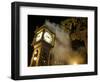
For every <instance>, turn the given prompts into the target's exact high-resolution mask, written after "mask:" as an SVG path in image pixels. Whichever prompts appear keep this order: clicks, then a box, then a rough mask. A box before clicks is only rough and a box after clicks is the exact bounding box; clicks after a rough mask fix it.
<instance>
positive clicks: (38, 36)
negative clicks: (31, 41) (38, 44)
mask: <svg viewBox="0 0 100 82" xmlns="http://www.w3.org/2000/svg"><path fill="white" fill-rule="evenodd" d="M42 34H43V32H40V33H38V34H37V36H36V41H39V40H40V39H41V38H42Z"/></svg>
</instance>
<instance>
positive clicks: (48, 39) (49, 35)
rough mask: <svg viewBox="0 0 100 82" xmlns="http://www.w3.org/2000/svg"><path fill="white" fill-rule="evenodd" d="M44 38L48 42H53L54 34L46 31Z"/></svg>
mask: <svg viewBox="0 0 100 82" xmlns="http://www.w3.org/2000/svg"><path fill="white" fill-rule="evenodd" d="M44 40H45V41H46V42H48V43H51V42H52V36H51V34H50V33H49V32H45V33H44Z"/></svg>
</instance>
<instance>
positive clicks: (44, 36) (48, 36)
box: [30, 25, 55, 66]
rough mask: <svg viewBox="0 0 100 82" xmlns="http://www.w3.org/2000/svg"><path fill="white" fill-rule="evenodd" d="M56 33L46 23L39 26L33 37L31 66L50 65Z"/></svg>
mask: <svg viewBox="0 0 100 82" xmlns="http://www.w3.org/2000/svg"><path fill="white" fill-rule="evenodd" d="M54 42H55V34H54V33H53V32H51V31H50V30H49V29H48V28H47V26H46V25H43V26H41V27H40V28H37V29H36V31H35V37H34V38H33V42H32V46H33V49H34V50H33V54H32V57H31V62H30V66H47V65H50V61H51V60H50V50H51V49H52V48H53V47H54Z"/></svg>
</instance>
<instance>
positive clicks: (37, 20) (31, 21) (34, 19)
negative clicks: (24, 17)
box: [28, 15, 69, 66]
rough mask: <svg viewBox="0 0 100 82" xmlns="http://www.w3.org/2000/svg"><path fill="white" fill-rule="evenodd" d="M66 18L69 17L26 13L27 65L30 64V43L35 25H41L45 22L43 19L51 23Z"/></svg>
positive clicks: (58, 22) (59, 21) (31, 49)
mask: <svg viewBox="0 0 100 82" xmlns="http://www.w3.org/2000/svg"><path fill="white" fill-rule="evenodd" d="M67 18H69V17H60V16H43V15H42V16H40V15H28V66H29V64H30V60H31V56H32V52H33V48H32V46H31V43H32V40H33V37H34V31H35V29H36V26H38V27H40V26H42V25H43V24H44V23H45V20H49V21H50V22H51V23H56V24H60V23H61V21H64V20H65V19H67Z"/></svg>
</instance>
